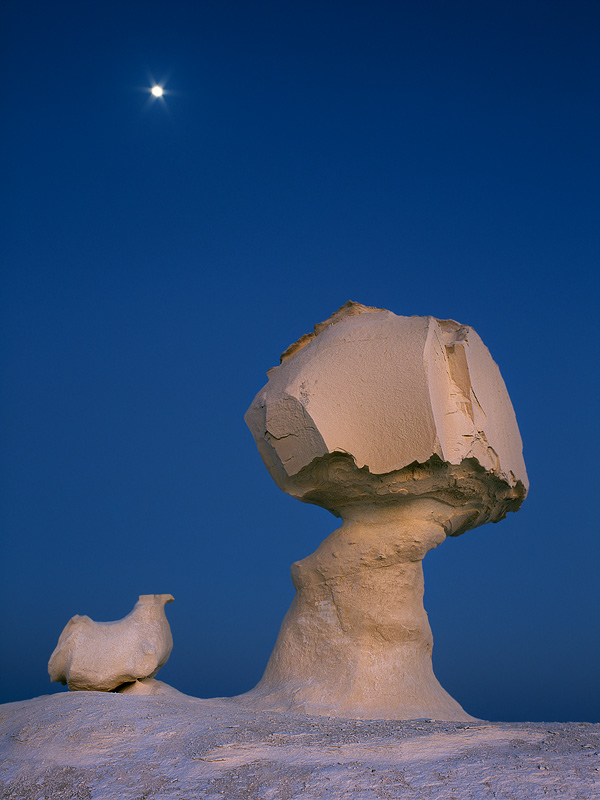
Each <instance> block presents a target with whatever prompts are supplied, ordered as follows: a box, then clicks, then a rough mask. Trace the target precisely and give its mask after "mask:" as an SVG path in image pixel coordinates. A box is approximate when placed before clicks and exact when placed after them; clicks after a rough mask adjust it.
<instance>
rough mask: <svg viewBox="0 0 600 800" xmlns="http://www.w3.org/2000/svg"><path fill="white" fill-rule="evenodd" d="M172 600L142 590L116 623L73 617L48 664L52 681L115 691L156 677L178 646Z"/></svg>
mask: <svg viewBox="0 0 600 800" xmlns="http://www.w3.org/2000/svg"><path fill="white" fill-rule="evenodd" d="M172 602H173V596H172V595H170V594H143V595H140V598H139V600H138V602H137V603H136V604H135V606H134V608H133V611H132V612H131V613H130V614H128V615H127V616H126V617H125V618H124V619H121V620H118V621H117V622H94V621H93V620H91V619H90V618H89V617H85V616H83V617H82V616H79V615H76V616H74V617H72V619H70V620H69V622H67V624H66V626H65V628H64V630H63V632H62V633H61V635H60V638H59V640H58V644H57V646H56V649H55V650H54V652H53V653H52V655H51V657H50V661H49V662H48V672H49V674H50V680H52V681H58V682H60V683H63V684H68V686H69V689H70V690H71V691H74V690H84V691H99V692H110V691H112V690H114V689H116V688H117V687H119V686H122V685H123V684H126V683H131V682H133V681H137V680H140V679H143V678H152V677H154V675H156V673H157V672H158V670H159V669H160V668H161V667H162V666H163V665H164V664H166V663H167V660H168V658H169V655H170V654H171V650H172V648H173V637H172V635H171V628H170V626H169V623H168V621H167V618H166V616H165V608H164V607H165V604H166V603H172Z"/></svg>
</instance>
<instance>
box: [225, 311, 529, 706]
mask: <svg viewBox="0 0 600 800" xmlns="http://www.w3.org/2000/svg"><path fill="white" fill-rule="evenodd" d="M268 376H269V381H268V383H267V385H266V386H265V387H264V388H263V389H262V390H261V391H260V392H259V393H258V395H257V396H256V398H255V399H254V401H253V403H252V405H251V407H250V409H249V410H248V412H247V413H246V422H247V424H248V426H249V428H250V430H251V432H252V434H253V436H254V438H255V441H256V443H257V445H258V449H259V451H260V454H261V456H262V458H263V461H264V463H265V465H266V466H267V469H268V470H269V472H270V474H271V476H272V477H273V478H274V480H275V481H276V482H277V484H278V485H279V486H280V488H281V489H283V490H284V491H286V492H288V493H289V494H291V495H293V496H295V497H297V498H298V499H300V500H303V501H304V502H309V503H316V504H318V505H321V506H323V507H324V508H327V509H328V510H329V511H331V512H332V513H333V514H335V515H336V516H338V517H341V518H342V520H343V524H342V526H341V527H340V528H339V529H338V530H336V531H334V533H332V534H331V535H330V536H329V537H328V538H327V539H326V540H325V541H324V542H323V543H322V544H321V545H320V547H319V548H318V549H317V551H316V552H315V553H314V554H313V555H311V556H309V557H308V558H305V559H303V560H302V561H299V562H297V563H295V564H294V565H293V566H292V581H293V583H294V586H295V588H296V596H295V598H294V601H293V603H292V606H291V608H290V610H289V611H288V613H287V615H286V617H285V619H284V621H283V624H282V627H281V630H280V633H279V637H278V639H277V642H276V644H275V648H274V650H273V654H272V655H271V658H270V660H269V663H268V665H267V668H266V670H265V673H264V676H263V678H262V680H261V681H260V683H259V684H258V685H257V686H256V687H255V688H254V689H253V690H251V691H250V692H248V693H246V694H245V695H242V696H241V697H240V698H239V699H240V701H241V702H245V703H247V704H249V705H252V706H254V707H258V708H271V709H276V710H281V711H296V712H299V713H308V714H323V715H328V716H333V715H338V716H351V717H356V718H395V719H412V718H415V717H431V718H434V719H438V720H469V719H472V718H471V717H470V716H469V714H467V713H466V712H465V711H464V710H463V709H462V708H461V706H460V705H459V704H458V703H457V702H456V701H455V700H454V699H453V698H451V697H450V695H448V694H447V692H445V691H444V689H443V688H442V687H441V686H440V684H439V683H438V681H437V680H436V678H435V675H434V674H433V668H432V663H431V653H432V648H433V638H432V634H431V629H430V627H429V623H428V619H427V614H426V612H425V609H424V608H423V591H424V587H423V571H422V564H421V561H422V559H423V557H424V556H425V554H426V553H427V552H428V551H429V550H430V549H431V548H433V547H437V546H438V545H439V544H441V543H442V542H443V541H444V540H445V538H446V537H447V536H457V535H459V534H461V533H464V532H465V531H467V530H469V529H470V528H474V527H476V526H478V525H482V524H484V523H486V522H498V521H499V520H501V519H503V518H504V517H505V516H506V514H507V512H508V511H516V510H517V509H518V508H519V507H520V505H521V503H522V502H523V499H524V497H525V495H526V492H527V486H528V481H527V474H526V471H525V464H524V461H523V455H522V444H521V437H520V434H519V430H518V427H517V422H516V418H515V414H514V411H513V408H512V405H511V402H510V399H509V396H508V392H507V390H506V387H505V385H504V381H503V380H502V377H501V375H500V371H499V369H498V367H497V366H496V364H495V363H494V361H493V359H492V357H491V355H490V353H489V351H488V350H487V348H486V347H485V345H484V344H483V342H482V341H481V339H480V338H479V336H478V335H477V334H476V333H475V331H473V330H472V329H471V328H469V327H468V326H465V325H461V324H459V323H457V322H454V321H453V320H438V319H435V318H433V317H399V316H396V315H395V314H393V313H392V312H390V311H385V310H382V309H376V308H369V307H366V306H362V305H359V304H357V303H352V302H349V303H347V304H346V305H345V306H343V307H342V308H341V309H339V310H338V311H337V312H336V313H335V314H333V316H332V317H330V318H329V319H328V320H326V321H325V322H323V323H321V324H319V325H317V326H316V327H315V330H314V332H313V333H311V334H308V335H306V336H303V337H302V338H301V339H300V340H299V341H298V342H296V343H295V344H294V345H292V346H291V347H290V348H288V349H287V350H286V352H285V353H284V354H283V355H282V357H281V364H280V366H278V367H275V368H274V369H272V370H270V371H269V373H268Z"/></svg>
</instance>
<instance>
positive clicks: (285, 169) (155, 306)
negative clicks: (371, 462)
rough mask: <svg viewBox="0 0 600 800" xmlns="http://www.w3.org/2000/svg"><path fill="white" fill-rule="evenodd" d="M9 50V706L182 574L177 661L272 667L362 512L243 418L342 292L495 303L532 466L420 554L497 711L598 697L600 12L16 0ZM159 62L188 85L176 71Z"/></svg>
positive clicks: (447, 303)
mask: <svg viewBox="0 0 600 800" xmlns="http://www.w3.org/2000/svg"><path fill="white" fill-rule="evenodd" d="M3 14H4V22H3V24H2V29H3V34H2V37H3V41H2V43H1V47H0V53H1V55H0V58H1V59H2V61H3V67H2V75H3V80H2V83H3V87H2V118H3V122H2V133H1V136H2V162H3V167H2V178H1V184H0V185H1V187H2V188H1V202H2V209H1V215H2V225H1V229H2V230H1V234H0V236H1V250H0V258H1V263H2V266H1V273H2V274H1V286H0V291H1V295H0V297H1V305H2V307H1V309H0V312H1V326H2V327H1V345H2V353H1V356H2V372H3V378H2V389H1V391H2V396H1V402H2V451H1V456H2V483H1V491H2V512H1V513H2V551H1V556H2V564H1V592H2V608H3V614H2V621H1V625H2V627H1V631H0V636H1V639H0V640H1V641H2V651H3V655H2V659H1V672H2V675H1V681H0V688H1V698H0V699H1V700H2V701H3V702H7V701H12V700H21V699H26V698H30V697H35V696H37V695H40V694H46V693H48V692H52V691H63V688H62V687H61V686H60V685H59V684H51V683H50V682H49V679H48V675H47V666H46V665H47V661H48V658H49V656H50V654H51V652H52V650H53V648H54V646H55V644H56V641H57V639H58V636H59V634H60V632H61V630H62V628H63V626H64V625H65V624H66V622H67V620H68V619H69V618H70V617H71V616H72V615H73V614H76V613H78V614H88V615H89V616H91V617H92V618H93V619H96V620H114V619H119V618H121V617H123V616H125V614H127V613H128V612H129V611H130V610H131V608H132V607H133V604H134V603H135V601H136V600H137V597H138V595H139V594H150V593H165V592H170V593H172V594H173V595H174V596H175V603H174V604H172V605H169V606H167V615H168V617H169V620H170V622H171V628H172V631H173V635H174V640H175V646H174V649H173V653H172V655H171V658H170V661H169V663H168V664H167V665H166V666H165V667H164V668H163V670H161V672H160V673H159V675H158V677H159V678H160V679H162V680H165V681H167V682H168V683H170V684H172V685H174V686H175V687H176V688H178V689H180V690H181V691H183V692H186V693H188V694H192V695H195V696H199V697H212V696H222V695H233V694H237V693H240V692H242V691H245V690H247V689H250V688H251V687H252V686H253V685H254V684H255V683H256V682H257V681H258V680H259V678H260V676H261V674H262V671H263V669H264V667H265V664H266V662H267V659H268V657H269V654H270V652H271V649H272V646H273V644H274V641H275V638H276V635H277V632H278V629H279V625H280V622H281V620H282V618H283V615H284V613H285V611H286V610H287V608H288V606H289V603H290V602H291V599H292V596H293V587H292V584H291V580H290V575H289V567H290V564H291V563H292V562H293V561H295V560H297V559H300V558H303V557H304V556H306V555H308V554H309V553H311V552H312V551H314V549H315V548H316V547H317V545H318V544H319V543H320V541H321V540H322V539H323V538H324V537H325V536H327V535H328V534H329V533H330V532H331V531H332V530H334V529H335V528H336V527H337V526H338V524H339V523H338V521H337V520H336V519H335V518H334V517H333V516H332V515H331V514H329V513H328V512H326V511H324V510H323V509H320V508H317V507H314V506H309V505H304V504H302V503H299V502H298V501H297V500H294V499H293V498H290V497H288V496H286V495H284V494H283V493H282V492H280V491H279V489H277V487H276V486H275V484H274V483H273V481H272V480H271V478H270V477H269V475H268V473H267V471H266V469H265V468H264V466H263V464H262V461H261V459H260V456H259V455H258V452H257V450H256V446H255V444H254V441H253V439H252V437H251V435H250V433H249V431H248V430H247V428H246V426H245V424H244V421H243V415H244V412H245V410H246V408H247V407H248V405H249V404H250V402H251V401H252V399H253V397H254V395H255V394H256V392H257V391H258V390H259V389H260V388H261V387H262V386H263V384H264V383H265V382H266V375H265V373H266V370H267V369H268V368H270V367H272V366H274V365H275V364H277V363H278V359H279V355H280V353H281V352H282V351H283V350H284V349H285V348H286V347H287V346H288V345H289V344H290V343H291V342H293V341H295V340H296V339H298V338H299V336H300V335H302V334H303V333H306V332H308V331H309V330H311V328H312V326H313V325H314V323H316V322H319V321H321V320H323V319H325V318H327V317H328V316H329V315H330V314H331V313H332V312H333V311H335V310H336V309H337V308H338V307H339V306H340V305H342V304H343V303H344V302H346V300H348V299H352V300H355V301H357V302H361V303H364V304H366V305H373V306H379V307H382V308H388V309H390V310H392V311H394V312H395V313H397V314H401V315H412V314H431V315H433V316H436V317H439V318H452V319H456V320H458V321H459V322H461V323H463V324H468V325H471V326H472V327H474V328H475V330H476V331H477V332H478V333H479V335H480V336H481V337H482V338H483V340H484V342H485V343H486V344H487V346H488V347H489V348H490V351H491V353H492V355H493V357H494V358H495V360H496V361H497V363H498V364H499V366H500V369H501V371H502V374H503V377H504V379H505V381H506V384H507V387H508V390H509V393H510V395H511V398H512V401H513V405H514V407H515V411H516V415H517V419H518V422H519V425H520V429H521V433H522V437H523V441H524V452H525V461H526V464H527V467H528V471H529V477H530V480H531V490H530V495H529V497H528V499H527V500H526V501H525V503H524V505H523V507H522V509H521V510H520V511H519V512H518V513H517V514H510V515H509V517H508V518H507V519H505V520H504V521H502V522H500V523H499V524H497V525H491V524H490V525H486V526H484V527H482V528H478V529H476V530H474V531H470V532H468V533H466V534H465V535H464V536H462V537H459V538H457V539H450V540H448V541H447V542H446V543H444V544H443V545H442V546H441V547H439V548H438V549H437V550H435V551H433V552H431V553H430V554H429V555H428V556H427V557H426V559H425V562H424V567H425V587H426V590H425V607H426V609H427V611H428V613H429V619H430V623H431V627H432V629H433V634H434V640H435V648H434V668H435V671H436V675H437V677H438V678H439V680H440V682H441V683H442V685H443V686H444V688H445V689H447V690H448V691H449V692H450V693H451V694H452V695H453V696H454V697H455V698H456V699H457V700H458V701H459V702H460V703H461V704H462V705H463V706H464V708H465V709H466V710H467V711H468V712H470V713H471V714H473V715H475V716H478V717H482V718H485V719H498V720H559V721H560V720H590V721H598V720H600V692H599V691H598V674H599V670H600V633H599V630H600V597H599V594H600V593H599V591H598V583H599V581H598V574H599V571H600V536H599V533H600V531H599V526H598V514H597V510H596V508H595V506H596V505H597V497H598V468H597V464H596V462H597V454H598V450H599V446H600V436H599V426H598V396H599V393H600V378H599V373H598V339H599V326H598V323H599V321H600V314H599V299H600V298H599V294H600V292H599V287H600V277H599V274H600V271H599V266H600V246H599V221H600V195H599V189H598V187H599V185H600V169H599V167H600V164H599V162H600V156H599V152H600V147H599V142H600V113H599V110H598V99H599V88H600V56H599V52H600V47H599V42H600V6H599V5H598V3H597V2H596V0H590V2H581V1H580V0H573V1H572V2H569V3H567V2H556V1H555V0H547V1H546V2H542V1H541V0H540V1H539V2H529V0H520V2H511V1H510V0H498V2H494V1H492V2H487V0H485V1H484V0H478V2H460V0H459V1H458V2H441V0H438V1H437V2H436V1H434V0H432V1H431V2H428V1H427V0H423V2H402V1H401V2H377V1H376V0H375V2H341V1H340V2H329V1H328V0H319V2H304V1H301V2H288V1H287V0H278V1H277V2H275V1H273V2H263V1H262V0H257V1H256V2H254V1H251V0H246V2H231V1H230V0H207V1H204V0H198V1H197V2H189V3H184V2H181V0H172V2H168V3H167V2H144V3H141V2H135V1H134V2H119V3H116V2H103V3H81V2H77V3H76V2H60V1H59V2H56V3H46V2H45V3H42V2H39V0H37V1H34V2H30V3H28V2H16V0H9V2H8V4H7V6H6V5H5V10H4V12H3ZM154 82H156V83H159V84H161V85H163V86H164V90H165V94H164V97H163V98H162V99H153V98H151V95H150V87H151V86H152V84H153V83H154Z"/></svg>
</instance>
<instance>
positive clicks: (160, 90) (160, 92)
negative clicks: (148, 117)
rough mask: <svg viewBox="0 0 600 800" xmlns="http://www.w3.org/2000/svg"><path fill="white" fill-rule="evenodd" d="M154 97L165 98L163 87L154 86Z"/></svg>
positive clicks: (152, 90)
mask: <svg viewBox="0 0 600 800" xmlns="http://www.w3.org/2000/svg"><path fill="white" fill-rule="evenodd" d="M150 91H151V92H152V94H153V95H154V97H162V96H163V88H162V86H153V87H152V89H151V90H150Z"/></svg>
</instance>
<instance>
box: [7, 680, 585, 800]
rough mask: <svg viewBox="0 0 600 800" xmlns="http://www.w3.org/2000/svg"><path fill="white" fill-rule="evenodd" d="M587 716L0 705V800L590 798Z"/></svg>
mask: <svg viewBox="0 0 600 800" xmlns="http://www.w3.org/2000/svg"><path fill="white" fill-rule="evenodd" d="M599 748H600V725H598V724H596V725H593V724H590V723H567V724H565V723H556V722H550V723H548V722H546V723H540V722H537V723H531V722H519V723H514V722H513V723H509V722H492V723H490V722H486V723H478V724H465V723H452V722H430V721H428V720H415V721H412V722H396V721H388V720H379V721H360V720H354V719H327V718H326V717H308V716H303V715H301V714H280V713H277V712H270V711H260V710H259V711H256V710H254V709H248V708H244V707H243V706H240V705H239V704H236V703H233V702H231V701H224V700H195V699H193V698H189V697H185V696H184V695H179V696H173V697H135V696H129V695H121V694H106V693H98V692H62V693H59V694H55V695H51V696H46V697H38V698H36V699H34V700H26V701H24V702H20V703H9V704H7V705H3V706H0V797H2V798H5V800H41V798H47V800H117V799H118V800H141V798H145V800H200V798H205V799H206V800H217V799H218V798H225V800H242V798H244V799H245V800H265V799H266V798H268V799H271V800H296V798H297V800H317V799H318V798H328V799H329V800H334V799H335V800H398V798H402V800H451V798H457V799H458V798H460V800H485V799H486V798H490V800H491V799H492V798H499V799H501V800H547V799H548V798H549V797H556V798H559V797H560V799H561V800H584V798H586V799H588V798H589V800H591V798H595V797H598V796H600V762H599V760H598V750H599Z"/></svg>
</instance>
